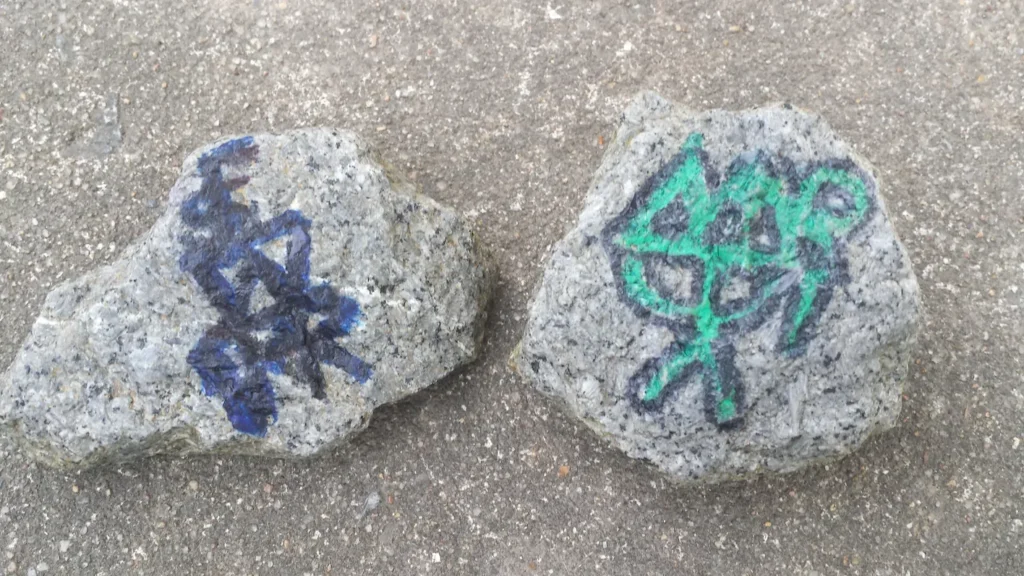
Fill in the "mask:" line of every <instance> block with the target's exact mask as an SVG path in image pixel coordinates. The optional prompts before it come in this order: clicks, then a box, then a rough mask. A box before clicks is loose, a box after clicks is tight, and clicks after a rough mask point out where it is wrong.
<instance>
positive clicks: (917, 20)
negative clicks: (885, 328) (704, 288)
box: [0, 0, 1024, 576]
mask: <svg viewBox="0 0 1024 576" xmlns="http://www.w3.org/2000/svg"><path fill="white" fill-rule="evenodd" d="M641 89H654V90H657V91H659V92H660V93H662V94H663V95H665V96H667V97H669V98H672V99H675V100H677V101H679V102H680V103H683V104H685V105H687V106H690V107H692V108H697V109H703V108H733V109H738V108H747V107H752V106H758V105H762V104H766V103H770V102H777V101H788V102H791V103H793V104H796V105H799V106H801V107H804V108H807V109H810V110H813V111H817V112H820V113H822V114H823V115H824V116H825V117H826V118H827V119H828V120H829V121H830V123H831V124H832V125H833V127H834V128H835V129H836V130H837V131H838V132H839V133H840V134H841V135H842V136H843V137H844V138H845V139H846V140H847V141H848V142H850V143H851V144H852V145H853V146H854V147H855V148H856V149H857V150H858V151H859V152H860V153H861V154H863V155H864V156H865V157H867V158H868V159H869V160H871V161H872V163H873V164H874V166H875V167H876V168H877V169H878V171H879V175H880V177H881V179H882V187H883V188H882V191H883V194H884V195H885V197H886V199H887V201H888V206H889V209H890V212H891V214H892V216H893V220H894V222H895V226H896V228H897V230H898V232H899V233H900V235H901V237H902V239H903V241H904V242H905V244H906V246H907V248H908V250H909V252H910V254H911V257H912V259H913V262H914V265H915V269H916V271H917V274H918V279H919V281H920V284H921V289H922V292H923V297H924V303H925V307H926V309H927V313H928V316H927V319H926V321H925V322H923V323H922V334H921V341H920V346H919V349H918V352H917V353H916V356H915V359H914V361H913V374H912V376H911V378H910V379H909V380H908V382H907V384H906V391H905V401H904V412H903V414H902V416H901V418H900V424H899V426H898V427H897V428H896V429H895V430H893V431H891V432H889V433H886V434H884V435H881V436H879V437H876V438H874V439H872V440H871V441H869V442H868V443H867V444H866V445H865V446H864V447H863V449H862V450H860V451H859V452H857V453H856V454H854V455H852V456H850V457H848V458H846V459H845V460H842V461H840V462H838V463H834V464H832V465H829V466H819V467H816V468H812V469H809V470H806V471H804V472H800V473H796V474H792V475H789V476H782V477H772V478H765V477H763V478H759V479H755V480H751V481H747V482H734V483H730V484H724V485H717V486H708V487H702V488H692V487H681V486H675V485H672V484H670V483H668V482H667V481H665V480H664V479H663V478H662V477H661V476H660V475H659V474H658V473H657V472H656V471H655V470H653V469H652V468H650V467H649V466H648V465H646V464H645V463H643V462H638V461H633V460H630V459H629V458H627V457H625V456H623V455H621V454H620V453H619V452H618V451H617V450H615V449H613V448H611V447H609V446H608V445H606V443H605V442H604V441H603V440H601V439H600V438H598V437H597V436H595V435H594V434H592V433H591V432H590V431H589V430H588V429H586V428H585V427H583V426H582V425H580V424H577V423H576V422H574V421H573V420H572V419H571V418H570V417H569V416H567V415H566V414H565V413H564V412H562V411H561V410H560V409H559V408H558V405H557V404H556V403H555V402H553V401H551V400H548V399H546V398H544V397H542V396H541V395H540V394H538V393H537V392H535V391H534V390H533V389H532V388H530V387H529V386H528V385H527V384H525V383H524V382H522V381H521V380H519V379H518V378H517V377H516V376H515V375H514V374H513V373H511V372H510V371H509V369H508V367H507V358H508V356H509V353H510V352H511V350H512V348H513V347H514V345H515V343H516V341H517V340H518V337H519V335H520V332H521V330H522V328H523V325H524V321H525V318H524V311H525V309H526V303H527V300H528V298H529V296H530V293H531V290H532V289H533V287H534V285H535V283H536V281H537V280H538V278H539V276H540V273H541V270H542V266H543V262H544V257H545V254H546V251H547V249H548V248H549V247H550V245H551V244H552V243H554V242H555V241H557V239H558V238H560V237H561V236H562V235H563V234H564V232H565V231H566V230H567V229H568V228H569V227H571V226H572V224H573V222H574V220H575V215H576V212H577V211H578V210H579V208H580V207H581V206H582V201H583V196H584V194H585V193H586V189H587V185H588V180H589V178H590V175H591V174H592V172H593V171H594V170H595V169H596V167H597V165H598V163H599V162H600V159H601V155H602V153H603V147H604V145H605V143H606V142H608V141H609V139H610V137H611V135H612V134H613V132H614V130H615V127H616V124H617V118H618V115H619V114H620V112H621V110H622V109H623V107H624V106H625V104H626V103H627V102H628V100H629V99H630V98H631V97H632V96H633V95H634V94H635V93H636V92H637V91H639V90H641ZM316 125H325V126H337V127H345V128H350V129H353V130H355V131H356V132H358V133H360V134H362V135H363V136H365V137H366V138H367V139H368V140H370V141H371V142H373V143H374V144H375V145H376V146H377V147H378V148H379V149H380V150H381V151H382V152H383V154H384V155H385V156H386V157H387V158H388V159H390V160H391V161H392V163H393V164H395V165H396V166H397V167H399V168H400V169H402V170H404V171H405V172H407V173H408V174H410V175H411V177H413V178H414V179H415V181H416V182H417V183H418V184H419V185H420V186H422V189H423V191H424V192H425V193H426V194H428V195H429V196H432V197H433V198H435V199H437V200H439V201H442V202H444V203H447V204H449V205H451V206H454V207H455V208H456V209H457V210H458V211H460V212H461V213H463V214H465V215H466V216H467V217H469V218H471V219H472V220H473V222H474V225H475V228H476V230H477V231H478V232H479V234H480V236H481V238H482V240H483V241H484V242H485V243H486V244H487V246H489V247H490V249H491V251H492V253H493V254H494V257H495V260H496V262H497V265H498V269H499V272H500V275H501V280H500V285H499V287H498V290H497V294H496V299H497V302H496V304H495V306H494V309H493V314H492V319H491V321H490V326H489V337H488V341H487V345H486V349H485V352H484V356H483V357H482V358H481V359H480V361H479V362H478V363H476V364H475V365H472V366H470V367H468V368H467V369H465V370H463V371H462V372H460V373H459V374H457V375H455V376H453V377H451V378H449V379H447V380H445V381H442V382H439V383H438V384H437V385H435V386H433V387H432V388H430V389H429V390H428V391H426V392H424V393H421V394H418V395H416V396H414V397H412V398H410V399H409V400H408V401H406V402H403V403H401V404H399V405H396V406H393V407H388V408H385V409H382V410H380V411H379V413H378V414H376V415H375V417H374V421H373V423H372V424H371V425H370V428H369V429H368V430H367V431H366V432H364V433H363V434H362V435H360V436H359V437H357V438H356V439H355V440H354V441H353V442H352V443H351V444H350V445H349V446H347V447H344V448H341V449H338V450H336V451H334V452H332V453H329V454H326V455H324V456H323V457H320V458H317V459H314V460H310V461H299V462H293V461H264V460H255V459H246V458H226V457H195V458H188V459H174V458H157V459H152V460H148V461H141V462H137V463H134V464H131V465H129V466H124V467H121V468H119V469H106V470H89V471H81V472H79V471H75V472H70V473H62V472H54V471H50V470H46V469H43V468H40V467H37V466H36V465H33V464H31V463H29V462H28V461H26V459H25V458H24V457H23V456H22V455H20V454H19V453H17V451H15V450H14V449H13V448H11V447H10V446H9V445H8V444H5V443H0V573H4V572H6V573H10V574H19V575H31V574H35V575H36V576H44V575H45V576H50V575H57V574H105V575H117V574H161V575H162V574H218V575H234V574H296V575H303V574H496V575H497V574H501V575H504V574H729V575H735V576H740V575H747V574H750V575H753V574H758V575H761V574H798V575H807V576H810V575H818V576H825V575H833V574H836V575H847V574H850V575H854V574H863V575H879V576H883V575H884V576H903V575H909V574H913V575H920V574H928V575H938V574H950V575H958V576H960V575H973V574H979V575H1014V574H1024V546H1022V544H1024V504H1022V500H1024V479H1022V478H1024V460H1022V459H1024V446H1022V445H1021V444H1024V441H1022V438H1024V379H1022V370H1024V368H1022V360H1024V310H1022V298H1024V199H1022V195H1024V140H1022V137H1021V134H1022V133H1024V3H1022V2H1020V0H1009V1H1002V2H999V1H991V2H981V1H975V0H959V1H950V0H937V1H924V0H920V1H912V2H899V3H892V2H886V1H854V2H847V1H842V2H829V1H824V2H811V1H805V2H788V1H787V2H781V1H777V2H770V1H765V0H740V1H736V2H729V3H720V2H711V1H706V2H676V1H673V0H649V1H644V2H618V1H610V0H596V1H586V2H583V1H580V2H576V3H570V2H569V1H568V0H561V1H558V2H551V3H548V2H546V1H538V2H526V1H525V0H479V1H470V0H417V1H412V0H407V1H400V2H380V1H368V0H344V1H337V2H325V1H322V0H317V1H314V0H311V1H302V2H299V1H296V0H288V1H273V2H269V1H262V0H248V1H244V2H243V1H229V0H209V1H206V2H201V3H193V2H152V1H149V0H146V1H142V0H139V1H131V2H126V1H124V0H94V1H88V2H85V1H82V2H78V1H73V0H66V1H62V2H53V1H49V0H45V1H44V0H32V1H13V0H0V325H2V327H3V328H2V331H0V365H4V366H5V365H7V364H8V363H9V362H10V361H11V360H12V359H13V357H14V354H15V351H16V349H17V347H18V345H19V343H20V342H21V340H22V339H23V338H25V336H26V335H27V334H28V331H29V328H30V326H31V324H32V321H33V319H34V318H35V316H36V315H37V313H38V310H39V306H40V303H41V301H42V299H43V297H44V296H45V294H46V292H47V291H48V290H49V289H50V288H52V287H53V286H54V285H55V284H57V283H59V282H61V281H62V280H65V279H68V278H72V277H75V276H77V275H79V274H81V273H82V272H84V271H86V270H89V269H92V268H94V267H97V266H101V265H103V264H105V263H108V262H110V261H112V260H113V259H115V258H116V257H117V256H118V254H119V252H120V251H121V250H122V249H123V248H124V247H125V246H127V245H128V244H129V243H130V242H131V241H132V240H133V239H135V238H137V237H138V236H139V235H141V234H142V233H144V232H145V231H146V230H147V229H148V228H149V226H151V225H152V223H153V222H154V221H155V219H156V218H157V216H158V215H159V214H160V213H161V212H162V210H163V207H164V205H165V203H166V194H167V191H168V190H169V189H170V187H171V184H172V183H173V181H174V179H175V178H176V177H177V174H178V170H179V166H180V164H181V162H182V160H183V159H184V157H185V155H186V154H187V153H188V152H189V151H191V150H193V149H194V148H196V147H198V146H200V145H202V144H204V143H206V142H209V141H212V140H213V139H215V138H218V137H221V136H225V135H230V134H241V133H247V132H262V131H271V132H273V131H280V130H285V129H288V128H292V127H300V126H316Z"/></svg>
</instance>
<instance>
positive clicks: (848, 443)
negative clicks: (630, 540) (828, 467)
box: [514, 94, 920, 481]
mask: <svg viewBox="0 0 1024 576" xmlns="http://www.w3.org/2000/svg"><path fill="white" fill-rule="evenodd" d="M919 310H920V302H919V296H918V288H917V282H916V280H915V278H914V274H913V271H912V270H911V266H910V261H909V260H908V258H907V255H906V252H905V251H904V249H903V247H902V246H901V245H900V243H899V240H898V239H897V237H896V233H895V231H894V230H893V227H892V224H891V222H890V221H889V217H888V215H887V214H886V211H885V205H884V202H883V200H882V197H881V196H880V194H879V183H878V181H877V179H876V177H875V175H874V172H873V171H872V169H871V167H870V166H869V165H868V164H867V163H866V162H865V161H864V160H863V159H861V158H859V157H858V156H857V155H856V154H854V153H853V151H852V150H850V148H849V147H848V146H847V145H846V144H844V143H843V142H842V141H840V140H839V138H838V137H837V136H836V135H835V133H834V132H833V131H832V130H831V129H830V128H829V127H828V126H827V125H826V124H825V123H824V121H822V120H821V119H820V118H819V117H817V116H814V115H810V114H807V113H805V112H802V111H799V110H796V109H793V108H792V107H791V106H788V105H786V106H776V107H768V108H762V109H757V110H750V111H744V112H725V111H712V112H704V113H692V112H689V111H685V110H681V109H677V108H675V107H674V106H673V105H672V104H671V103H669V102H667V101H665V100H663V99H662V98H660V97H658V96H656V95H654V94H643V95H641V96H639V97H638V98H637V99H636V100H635V101H634V103H633V104H632V105H631V106H630V108H629V109H628V110H627V111H626V113H625V115H624V121H623V124H622V126H621V128H620V129H619V132H618V135H617V136H616V139H615V141H614V142H613V143H612V145H611V147H610V149H609V151H608V153H607V154H606V156H605V158H604V162H603V163H602V166H601V168H600V170H599V171H598V173H597V175H596V177H595V178H594V183H593V185H592V187H591V190H590V193H589V195H588V196H587V201H586V206H585V207H584V210H583V213H582V214H581V215H580V220H579V223H578V225H577V226H576V228H575V229H574V230H573V231H572V232H571V233H569V235H568V236H566V237H565V238H564V239H563V240H562V241H561V242H560V243H559V244H558V245H557V246H556V248H555V249H554V254H553V255H552V256H551V260H550V263H549V264H548V266H547V269H546V271H545V273H544V278H543V281H542V282H541V286H540V288H539V290H538V292H537V294H536V297H535V298H534V300H533V302H532V304H531V307H530V319H529V322H528V325H527V329H526V334H525V337H524V338H523V341H522V344H521V346H520V348H519V350H518V352H517V355H516V357H515V359H514V360H515V363H516V366H517V367H518V370H519V371H520V372H521V373H522V374H523V375H524V376H525V377H527V378H528V379H530V380H532V381H533V382H534V383H535V384H536V386H537V387H538V388H539V389H540V390H542V391H544V392H546V393H548V394H550V395H553V396H556V397H559V398H561V399H563V400H564V401H565V403H566V404H567V405H568V407H569V410H570V411H571V412H573V413H575V414H576V415H577V416H579V417H580V418H581V419H583V421H585V422H586V423H587V424H589V425H590V426H591V427H592V428H594V429H595V430H597V431H598V432H599V433H601V434H602V435H605V436H607V437H609V438H610V439H612V440H613V441H614V442H615V443H616V444H618V445H619V446H620V447H621V448H622V449H623V450H625V451H626V452H627V453H628V454H630V455H631V456H634V457H637V458H644V459H646V460H649V461H651V462H653V463H654V464H655V465H657V466H658V467H660V468H661V469H663V470H664V471H666V472H667V473H669V474H670V475H672V476H674V477H676V478H678V479H681V480H689V481H715V480H721V479H727V478H735V477H741V476H745V475H748V474H751V473H757V472H761V471H775V472H788V471H792V470H796V469H799V468H801V467H803V466H806V465H808V464H810V463H813V462H815V461H819V460H822V459H829V458H835V457H837V456H842V455H844V454H847V453H849V452H850V451H851V450H853V449H855V448H856V447H857V446H859V445H860V444H861V443H863V442H864V440H865V439H867V437H868V436H869V435H870V434H872V433H874V432H877V431H881V430H885V429H888V428H891V427H892V426H893V425H894V424H895V423H896V420H897V416H898V414H899V412H900V395H901V387H902V382H903V379H904V378H905V376H906V373H907V367H908V363H909V359H910V354H911V351H912V349H913V346H914V343H915V340H916V331H917V319H918V315H919Z"/></svg>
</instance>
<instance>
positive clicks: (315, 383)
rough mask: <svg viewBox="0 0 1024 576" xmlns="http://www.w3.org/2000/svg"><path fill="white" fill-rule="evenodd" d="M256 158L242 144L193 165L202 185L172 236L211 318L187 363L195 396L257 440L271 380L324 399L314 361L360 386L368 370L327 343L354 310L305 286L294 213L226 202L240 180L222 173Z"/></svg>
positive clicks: (305, 242)
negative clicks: (216, 403)
mask: <svg viewBox="0 0 1024 576" xmlns="http://www.w3.org/2000/svg"><path fill="white" fill-rule="evenodd" d="M258 152H259V147H258V146H256V144H255V143H254V142H253V139H252V137H245V138H239V139H236V140H231V141H230V142H226V143H224V144H221V145H220V146H218V147H217V148H215V149H213V150H211V151H210V152H207V153H206V154H204V155H203V156H202V157H201V158H200V159H199V166H198V172H199V175H200V176H201V177H202V179H203V181H202V185H201V186H200V188H199V190H198V191H197V192H196V193H195V194H193V195H192V196H191V197H190V198H188V200H186V201H185V203H184V204H183V205H182V207H181V219H182V221H183V222H184V223H185V225H186V226H188V227H189V228H191V229H192V230H191V231H189V232H186V233H185V234H183V235H182V237H181V242H182V244H183V246H184V253H183V254H182V256H181V259H180V261H179V264H180V266H181V269H182V270H183V271H185V272H187V273H188V274H190V275H191V276H192V278H193V279H195V281H196V283H197V284H199V286H200V288H201V289H202V290H203V293H204V294H206V297H207V298H209V299H210V303H211V304H213V306H214V307H215V308H217V310H218V312H220V320H219V321H218V322H217V324H215V325H213V326H211V327H210V328H208V329H207V330H206V333H205V334H204V335H203V337H202V338H200V339H199V342H197V343H196V345H195V346H194V347H193V348H192V350H191V351H190V352H189V354H188V363H189V364H190V365H191V366H192V368H194V369H195V371H196V372H197V373H198V374H199V376H200V377H201V378H202V381H203V392H204V393H205V394H206V395H207V396H213V395H217V396H219V397H220V398H222V399H223V403H224V410H225V411H226V412H227V415H228V419H229V420H230V421H231V425H232V426H234V428H235V429H236V430H238V431H240V432H244V433H246V434H252V435H254V436H263V435H265V434H266V432H267V424H268V421H269V420H271V419H272V420H273V421H275V422H276V421H277V406H276V403H275V394H274V388H273V386H272V385H271V381H270V375H271V374H288V375H289V376H291V377H292V378H294V379H296V380H299V381H303V382H305V383H308V384H309V386H310V389H311V390H312V393H313V397H314V398H317V399H320V400H324V399H326V398H327V394H326V391H325V386H326V384H325V382H324V375H323V372H322V371H321V369H320V364H321V363H326V364H330V365H331V366H335V367H337V368H340V369H341V370H344V371H345V372H346V373H348V374H349V375H350V376H352V377H353V378H354V379H355V380H356V381H357V382H359V383H360V384H364V383H366V381H367V380H369V379H370V376H371V375H372V374H373V371H372V369H371V367H370V365H369V364H367V363H366V362H364V361H363V360H361V359H359V358H358V357H356V356H355V355H354V354H352V353H351V352H349V351H348V350H346V349H345V348H343V347H342V346H340V345H339V344H338V342H337V340H338V338H341V337H343V336H347V335H348V334H349V332H350V331H351V330H352V328H353V327H354V326H355V325H356V324H357V323H358V321H359V315H360V310H359V303H358V302H356V301H355V300H353V299H352V298H349V297H347V296H342V295H339V294H338V292H337V291H336V290H334V288H332V287H331V286H330V285H328V284H327V283H321V284H317V285H314V286H311V285H310V281H309V255H310V251H311V249H312V247H311V246H310V237H309V228H310V220H309V219H308V218H306V217H304V216H303V215H302V213H301V212H299V211H298V210H286V211H285V212H284V213H282V214H280V215H278V216H275V217H273V218H271V219H269V220H260V218H259V206H258V205H257V203H256V202H251V203H250V204H243V203H241V202H236V201H235V200H233V199H232V197H231V196H232V192H234V191H236V190H239V189H240V188H242V187H243V186H245V184H246V183H248V181H249V178H248V177H246V176H237V177H226V176H225V174H224V171H223V168H224V167H235V166H240V165H241V166H247V165H250V164H252V162H253V161H254V160H255V158H256V155H257V153H258ZM275 256H276V257H275ZM254 307H256V308H258V309H255V310H254V309H253V308H254Z"/></svg>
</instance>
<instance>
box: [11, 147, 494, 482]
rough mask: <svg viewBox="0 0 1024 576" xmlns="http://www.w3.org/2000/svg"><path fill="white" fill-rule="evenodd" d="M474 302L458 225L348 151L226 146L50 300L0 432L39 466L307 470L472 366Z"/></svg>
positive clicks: (482, 286) (480, 306)
mask: <svg viewBox="0 0 1024 576" xmlns="http://www.w3.org/2000/svg"><path fill="white" fill-rule="evenodd" d="M488 295H489V273H488V267H487V265H486V264H485V258H484V257H483V255H482V252H481V249H480V247H479V245H478V244H477V243H476V241H475V239H474V236H473V234H472V233H471V231H470V230H469V227H468V225H467V223H466V222H465V221H464V220H462V219H461V218H459V217H458V216H456V215H455V214H454V213H453V212H452V211H451V210H449V209H447V208H444V207H442V206H440V205H438V204H437V203H436V202H434V201H433V200H431V199H429V198H426V197H423V196H420V195H418V194H416V193H414V192H413V187H412V186H411V185H409V184H407V183H404V182H403V181H401V180H400V179H399V178H398V177H397V176H396V175H395V174H394V173H393V172H392V171H390V170H389V169H387V168H386V167H383V166H382V165H381V164H380V163H378V161H377V160H376V159H375V156H374V154H373V153H372V152H371V151H370V150H369V149H368V148H367V146H366V145H365V144H364V143H363V142H362V141H361V140H360V139H358V138H357V137H356V136H354V135H352V134H350V133H347V132H337V131H329V130H303V131H296V132H290V133H286V134H283V135H280V136H273V135H259V136H249V137H244V138H236V139H231V140H226V141H221V142H218V143H215V144H213V145H210V146H208V147H205V148H203V149H201V150H198V151H196V152H195V153H193V154H192V155H191V156H190V157H189V158H188V159H187V160H186V162H185V166H184V169H183V172H182V175H181V178H180V179H179V180H178V182H177V183H176V184H175V186H174V188H173V189H172V190H171V194H170V201H169V205H168V208H167V211H166V213H165V214H164V215H163V216H162V217H161V218H160V219H159V220H158V222H157V223H156V225H155V226H154V227H153V228H152V230H150V231H149V232H148V233H147V234H146V235H145V236H144V237H143V238H141V239H140V240H139V241H138V242H137V243H135V244H134V245H132V246H131V247H129V248H128V249H127V250H126V251H125V253H124V255H123V256H122V257H121V258H120V259H119V260H117V261H116V262H114V263H113V264H111V265H109V266H106V267H103V268H101V269H98V270H95V271H93V272H90V273H89V274H86V275H85V276H83V277H82V278H80V279H78V280H76V281H73V282H70V283H66V284H64V285H62V286H60V287H58V288H57V289H55V290H54V291H53V292H52V293H50V294H49V295H48V296H47V298H46V301H45V304H44V306H43V310H42V312H41V315H40V317H39V318H38V319H37V320H36V322H35V325H34V326H33V328H32V332H31V334H30V335H29V337H28V339H27V340H26V342H25V344H24V346H23V347H22V348H21V350H20V351H19V352H18V354H17V357H16V359H15V361H14V363H13V365H12V366H11V367H10V369H9V371H8V372H7V374H6V382H5V383H3V384H2V388H0V424H2V425H3V427H5V428H6V429H7V430H8V431H9V432H12V433H13V434H12V435H13V437H15V438H16V439H17V440H18V441H19V442H20V444H21V445H22V447H23V449H24V450H26V451H27V452H28V453H29V454H30V455H32V456H34V457H35V458H37V459H38V460H40V461H43V462H45V463H49V464H53V465H66V464H74V465H82V466H85V465H91V464H96V463H101V462H109V461H121V460H125V459H127V458H131V457H134V456H138V455H146V454H155V453H177V454H181V453H193V452H228V453H243V454H265V455H282V456H284V455H296V456H305V455H310V454H313V453H315V452H317V451H319V450H321V449H322V448H324V447H325V446H328V445H331V444H334V443H336V442H338V441H340V440H343V439H345V438H346V437H348V436H350V435H351V434H353V433H355V432H358V431H359V430H361V429H363V428H364V427H365V426H366V425H367V423H368V421H369V417H370V414H371V412H373V410H374V408H376V407H377V406H380V405H382V404H386V403H389V402H393V401H395V400H398V399H400V398H402V397H404V396H407V395H409V394H411V393H413V392H416V391H418V390H420V389H422V388H424V387H426V386H429V385H430V384H431V383H433V382H435V381H436V380H438V379H439V378H441V377H443V376H444V375H445V374H448V373H449V372H451V371H452V370H453V369H454V368H456V367H457V366H459V365H461V364H464V363H466V362H469V361H471V360H473V359H474V358H475V357H476V355H477V354H478V352H479V350H480V346H481V336H482V328H483V324H484V319H485V311H486V308H487V301H488Z"/></svg>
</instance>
